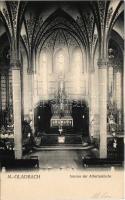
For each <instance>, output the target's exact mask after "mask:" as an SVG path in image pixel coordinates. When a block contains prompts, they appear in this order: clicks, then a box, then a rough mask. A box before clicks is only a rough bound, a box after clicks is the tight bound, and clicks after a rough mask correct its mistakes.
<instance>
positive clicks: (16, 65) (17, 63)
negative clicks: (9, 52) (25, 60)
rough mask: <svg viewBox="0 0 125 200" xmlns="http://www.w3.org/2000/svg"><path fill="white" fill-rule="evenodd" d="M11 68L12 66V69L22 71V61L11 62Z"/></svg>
mask: <svg viewBox="0 0 125 200" xmlns="http://www.w3.org/2000/svg"><path fill="white" fill-rule="evenodd" d="M10 66H11V68H12V69H20V67H21V63H20V61H19V60H15V59H14V60H13V59H12V60H11V61H10Z"/></svg>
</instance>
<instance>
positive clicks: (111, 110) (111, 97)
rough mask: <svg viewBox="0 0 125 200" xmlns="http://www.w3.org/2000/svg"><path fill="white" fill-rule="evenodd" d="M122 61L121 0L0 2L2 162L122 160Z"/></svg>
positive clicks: (101, 162)
mask: <svg viewBox="0 0 125 200" xmlns="http://www.w3.org/2000/svg"><path fill="white" fill-rule="evenodd" d="M123 64H124V2H123V1H121V0H109V1H98V0H96V1H78V2H76V1H68V2H66V1H49V2H47V1H1V2H0V152H1V155H0V162H1V163H2V164H1V166H3V167H5V168H9V167H10V168H11V167H14V166H15V168H16V167H17V168H20V167H21V166H22V167H23V166H25V167H26V166H27V167H28V163H29V165H30V167H31V166H32V167H34V168H35V167H36V166H37V167H39V168H48V167H50V168H60V167H64V168H66V167H68V168H80V167H81V168H83V167H84V166H87V165H88V166H89V165H91V164H92V165H96V164H99V165H100V166H103V165H104V164H105V163H106V164H107V165H108V164H109V165H113V164H114V165H115V164H116V165H117V164H120V165H121V164H122V163H123V159H124V148H123V147H124V126H123V124H124V123H123V122H124V105H123V100H124V99H123V96H124V88H123V84H124V65H123ZM22 163H23V164H22Z"/></svg>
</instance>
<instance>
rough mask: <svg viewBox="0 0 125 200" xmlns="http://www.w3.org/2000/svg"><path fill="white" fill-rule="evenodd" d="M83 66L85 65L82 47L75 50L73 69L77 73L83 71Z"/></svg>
mask: <svg viewBox="0 0 125 200" xmlns="http://www.w3.org/2000/svg"><path fill="white" fill-rule="evenodd" d="M82 66H83V61H82V52H81V49H80V48H76V49H75V50H74V51H73V56H72V67H73V71H74V72H77V73H82Z"/></svg>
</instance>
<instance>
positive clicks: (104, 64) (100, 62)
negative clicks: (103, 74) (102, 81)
mask: <svg viewBox="0 0 125 200" xmlns="http://www.w3.org/2000/svg"><path fill="white" fill-rule="evenodd" d="M107 65H108V59H106V58H100V59H99V60H98V66H99V69H103V68H107Z"/></svg>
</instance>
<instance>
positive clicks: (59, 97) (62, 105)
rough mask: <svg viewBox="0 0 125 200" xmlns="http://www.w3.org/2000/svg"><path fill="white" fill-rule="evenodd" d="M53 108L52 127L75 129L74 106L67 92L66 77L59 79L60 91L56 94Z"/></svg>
mask: <svg viewBox="0 0 125 200" xmlns="http://www.w3.org/2000/svg"><path fill="white" fill-rule="evenodd" d="M51 108H52V117H51V120H50V126H51V127H73V118H72V116H71V110H72V105H71V103H70V102H69V99H68V94H66V92H65V81H64V75H62V76H60V77H59V82H58V91H57V93H56V94H55V99H54V101H53V103H52V105H51Z"/></svg>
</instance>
